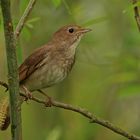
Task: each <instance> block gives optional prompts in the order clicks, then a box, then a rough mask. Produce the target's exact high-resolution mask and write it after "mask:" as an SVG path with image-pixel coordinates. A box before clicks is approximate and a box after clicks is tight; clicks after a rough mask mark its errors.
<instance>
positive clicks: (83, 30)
mask: <svg viewBox="0 0 140 140" xmlns="http://www.w3.org/2000/svg"><path fill="white" fill-rule="evenodd" d="M90 31H92V29H88V28H81V29H80V32H81V33H87V32H90Z"/></svg>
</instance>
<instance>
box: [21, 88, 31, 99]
mask: <svg viewBox="0 0 140 140" xmlns="http://www.w3.org/2000/svg"><path fill="white" fill-rule="evenodd" d="M22 88H23V90H24V93H25V101H28V100H31V99H32V98H33V95H32V93H31V92H30V91H29V90H28V89H27V88H26V87H25V86H22Z"/></svg>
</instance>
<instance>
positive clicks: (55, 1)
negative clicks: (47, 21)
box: [52, 0, 62, 8]
mask: <svg viewBox="0 0 140 140" xmlns="http://www.w3.org/2000/svg"><path fill="white" fill-rule="evenodd" d="M52 2H53V4H54V6H55V7H56V8H57V7H59V6H60V4H61V2H62V1H61V0H52Z"/></svg>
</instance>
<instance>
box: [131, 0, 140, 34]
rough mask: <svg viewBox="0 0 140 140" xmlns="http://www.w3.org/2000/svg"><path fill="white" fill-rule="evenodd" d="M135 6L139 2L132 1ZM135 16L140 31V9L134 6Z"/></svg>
mask: <svg viewBox="0 0 140 140" xmlns="http://www.w3.org/2000/svg"><path fill="white" fill-rule="evenodd" d="M132 3H133V5H135V4H136V3H137V0H132ZM134 14H135V19H136V22H137V26H138V29H139V31H140V14H139V8H138V6H134Z"/></svg>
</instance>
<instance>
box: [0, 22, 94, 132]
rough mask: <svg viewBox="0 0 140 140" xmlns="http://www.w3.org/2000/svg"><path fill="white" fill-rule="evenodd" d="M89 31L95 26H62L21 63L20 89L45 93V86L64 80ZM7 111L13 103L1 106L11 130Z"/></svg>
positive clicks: (0, 120)
mask: <svg viewBox="0 0 140 140" xmlns="http://www.w3.org/2000/svg"><path fill="white" fill-rule="evenodd" d="M89 31H91V29H88V28H83V27H81V26H79V25H75V24H72V25H66V26H63V27H61V28H60V29H58V30H57V31H56V32H55V33H54V34H53V36H52V38H51V39H50V41H49V42H48V43H47V44H45V45H43V46H41V47H39V48H37V49H36V50H34V51H33V53H32V54H31V55H29V56H28V57H27V58H26V59H25V60H24V62H23V63H22V64H21V65H20V66H19V68H18V73H19V85H20V90H23V91H24V92H26V93H32V92H33V91H40V92H42V89H44V88H48V87H51V86H53V85H55V84H57V83H59V82H61V81H63V80H64V79H65V78H66V77H67V76H68V74H69V73H70V71H71V69H72V67H73V65H74V62H75V54H76V48H77V46H78V44H79V43H80V40H81V38H82V37H83V36H84V35H85V33H87V32H89ZM42 93H43V92H42ZM4 103H6V101H4ZM6 104H7V103H6ZM4 107H5V108H4ZM2 109H3V110H6V111H3V110H2ZM7 110H9V105H3V107H2V108H0V129H1V130H5V129H7V128H8V126H9V124H10V115H9V111H7ZM7 112H8V113H7ZM1 116H2V117H1Z"/></svg>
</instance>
